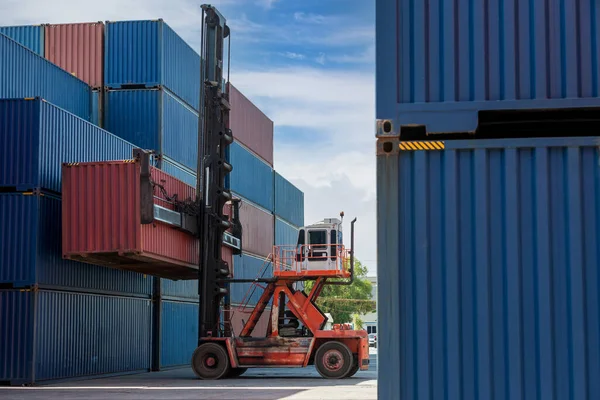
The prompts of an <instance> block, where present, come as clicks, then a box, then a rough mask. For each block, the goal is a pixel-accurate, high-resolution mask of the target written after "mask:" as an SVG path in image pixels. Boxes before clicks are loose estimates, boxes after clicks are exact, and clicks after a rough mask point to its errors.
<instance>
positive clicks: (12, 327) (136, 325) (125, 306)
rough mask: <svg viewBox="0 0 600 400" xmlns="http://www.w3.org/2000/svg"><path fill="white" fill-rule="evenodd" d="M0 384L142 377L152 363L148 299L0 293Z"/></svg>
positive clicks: (65, 294)
mask: <svg viewBox="0 0 600 400" xmlns="http://www.w3.org/2000/svg"><path fill="white" fill-rule="evenodd" d="M0 332H1V333H2V340H0V360H2V362H0V383H1V384H8V385H21V384H31V383H36V382H43V381H50V380H57V379H67V378H75V377H84V376H94V375H102V374H117V373H127V372H142V371H147V370H148V369H149V368H150V361H151V347H150V343H151V332H152V330H151V302H150V300H147V299H135V298H127V297H113V296H99V295H92V294H83V293H67V292H56V291H45V290H37V291H16V290H3V291H0Z"/></svg>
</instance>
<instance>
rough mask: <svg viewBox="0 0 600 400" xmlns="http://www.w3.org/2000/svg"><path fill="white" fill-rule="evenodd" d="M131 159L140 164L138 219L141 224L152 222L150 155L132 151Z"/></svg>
mask: <svg viewBox="0 0 600 400" xmlns="http://www.w3.org/2000/svg"><path fill="white" fill-rule="evenodd" d="M133 158H135V159H136V160H137V161H138V162H139V164H140V217H141V223H142V224H151V223H152V222H154V195H153V193H152V182H151V181H150V153H149V152H147V151H144V150H143V149H133Z"/></svg>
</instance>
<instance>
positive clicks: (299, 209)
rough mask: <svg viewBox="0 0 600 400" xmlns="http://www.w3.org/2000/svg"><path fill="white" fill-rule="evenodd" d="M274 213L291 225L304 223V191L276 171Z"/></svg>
mask: <svg viewBox="0 0 600 400" xmlns="http://www.w3.org/2000/svg"><path fill="white" fill-rule="evenodd" d="M275 215H276V216H278V217H280V218H283V219H284V220H286V221H288V222H289V223H291V224H292V225H296V226H303V225H304V193H303V192H302V191H301V190H300V189H298V188H297V187H296V186H294V185H293V184H292V183H291V182H290V181H288V180H287V179H285V178H284V177H283V176H281V175H280V174H279V173H277V172H276V171H275Z"/></svg>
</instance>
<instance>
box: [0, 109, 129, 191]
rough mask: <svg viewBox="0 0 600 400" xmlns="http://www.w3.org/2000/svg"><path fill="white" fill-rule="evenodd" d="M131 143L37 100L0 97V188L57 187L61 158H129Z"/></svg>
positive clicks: (94, 159) (59, 183)
mask: <svg viewBox="0 0 600 400" xmlns="http://www.w3.org/2000/svg"><path fill="white" fill-rule="evenodd" d="M132 150H133V146H132V145H131V144H130V143H128V142H126V141H124V140H122V139H120V138H118V137H117V136H115V135H112V134H110V133H109V132H107V131H105V130H102V129H100V128H99V127H97V126H95V125H94V124H92V123H90V122H87V121H85V120H83V119H81V118H78V117H77V116H75V115H73V114H71V113H69V112H67V111H65V110H63V109H61V108H59V107H57V106H55V105H53V104H51V103H48V102H47V101H44V100H40V99H39V98H38V99H0V187H9V188H10V187H12V188H14V189H16V190H30V189H37V188H43V189H47V190H49V191H53V192H60V191H61V168H62V163H64V162H89V161H111V160H123V159H131V157H132Z"/></svg>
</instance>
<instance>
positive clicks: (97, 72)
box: [44, 22, 104, 89]
mask: <svg viewBox="0 0 600 400" xmlns="http://www.w3.org/2000/svg"><path fill="white" fill-rule="evenodd" d="M45 32H46V34H45V37H46V40H45V47H46V51H45V52H44V56H45V57H46V58H47V59H48V60H50V61H52V62H53V63H54V64H56V65H58V66H59V67H61V68H62V69H64V70H65V71H67V72H69V73H70V74H73V75H74V76H76V77H78V78H79V79H81V80H82V81H84V82H85V83H87V84H88V85H90V86H91V87H92V88H94V89H98V88H102V87H103V80H104V78H103V75H104V74H103V73H104V24H103V23H102V22H91V23H77V24H58V25H46V26H45Z"/></svg>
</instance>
